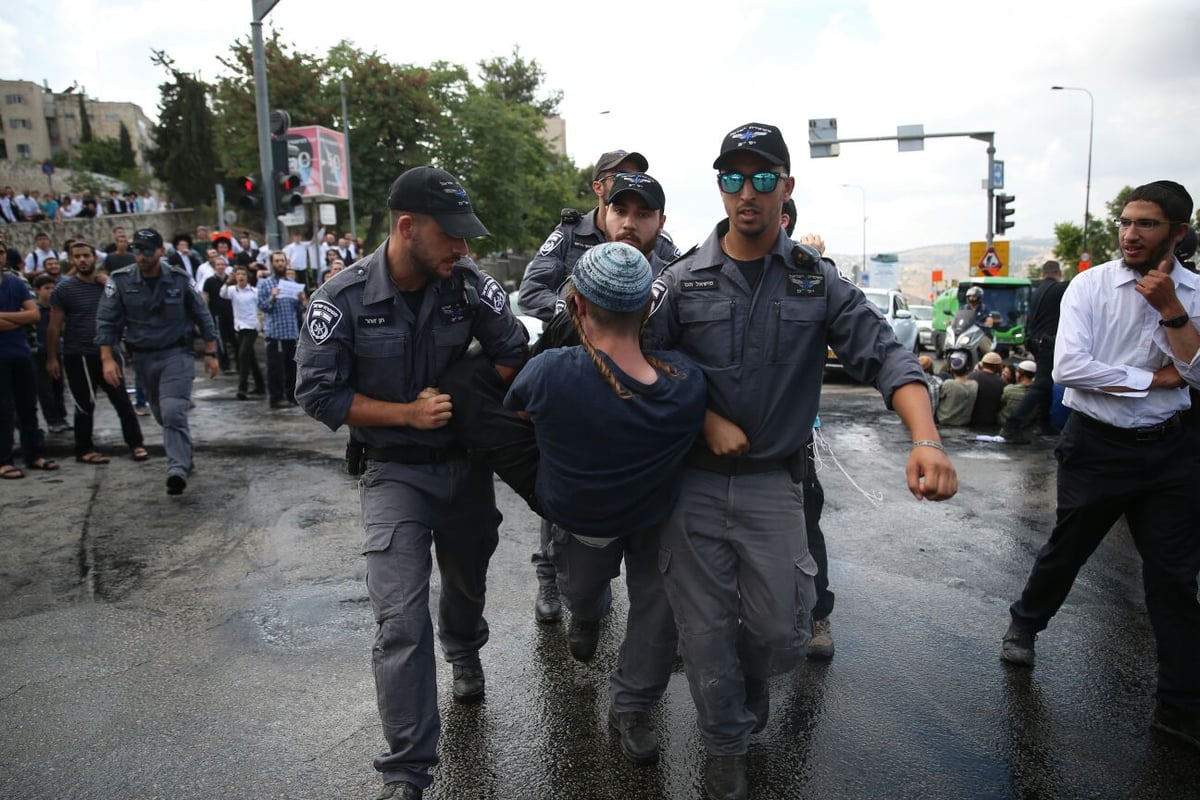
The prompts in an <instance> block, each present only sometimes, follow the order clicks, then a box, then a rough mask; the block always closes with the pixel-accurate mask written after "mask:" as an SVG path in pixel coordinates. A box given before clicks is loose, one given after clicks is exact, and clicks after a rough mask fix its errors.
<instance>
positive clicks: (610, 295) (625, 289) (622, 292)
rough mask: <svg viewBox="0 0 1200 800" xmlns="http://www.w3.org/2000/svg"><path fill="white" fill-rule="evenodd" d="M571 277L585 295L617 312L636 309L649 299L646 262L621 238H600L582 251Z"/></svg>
mask: <svg viewBox="0 0 1200 800" xmlns="http://www.w3.org/2000/svg"><path fill="white" fill-rule="evenodd" d="M571 279H572V280H573V281H575V290H576V291H577V292H579V293H580V294H581V295H583V296H584V298H585V299H587V300H589V301H591V302H593V303H595V304H596V305H598V306H600V308H603V309H607V310H608V311H613V312H616V313H618V314H626V313H629V312H632V311H640V310H642V308H644V307H645V305H646V303H648V302H650V283H651V281H652V280H653V276H652V274H651V271H650V263H649V262H648V261H646V257H645V256H643V255H642V254H641V253H639V252H638V251H637V249H636V248H634V247H631V246H629V245H627V244H625V243H624V242H603V243H601V244H598V245H596V246H595V247H593V248H591V249H590V250H588V251H587V252H585V253H584V254H583V255H582V256H581V257H580V258H579V261H578V262H576V264H575V272H574V273H573V275H572V278H571Z"/></svg>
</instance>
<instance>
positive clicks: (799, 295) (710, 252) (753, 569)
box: [645, 220, 924, 755]
mask: <svg viewBox="0 0 1200 800" xmlns="http://www.w3.org/2000/svg"><path fill="white" fill-rule="evenodd" d="M728 229H729V222H728V220H725V221H723V222H721V223H720V224H719V225H718V226H717V228H716V230H715V231H714V232H713V234H712V235H711V236H709V238H708V239H707V240H706V241H705V242H704V243H703V244H702V245H700V246H699V247H698V248H697V249H695V250H693V251H691V252H689V253H687V254H685V255H684V256H683V257H682V258H680V259H679V260H678V261H676V262H675V263H673V264H671V265H670V266H668V267H667V269H666V270H664V271H663V273H662V275H660V276H659V278H658V280H657V281H656V282H655V295H656V301H655V306H654V309H653V310H652V312H651V315H650V318H649V320H648V321H647V327H646V333H645V339H646V346H647V347H648V348H650V349H677V350H679V351H681V352H683V353H684V354H686V355H688V356H690V357H691V358H692V359H693V360H694V361H695V362H696V363H697V364H699V365H700V368H701V369H702V370H703V371H704V374H705V377H706V378H707V380H708V406H709V408H711V409H712V410H713V411H715V412H716V413H718V414H720V415H722V416H724V417H725V418H727V419H729V420H731V421H732V422H734V423H735V424H736V425H738V426H739V427H740V428H741V429H742V430H743V431H744V432H745V433H746V436H747V438H748V439H749V442H750V452H749V455H747V456H746V457H744V458H720V457H717V456H715V455H713V454H712V453H711V451H709V450H708V449H707V448H706V447H703V445H701V446H699V447H698V448H697V449H696V450H694V451H693V454H692V457H690V458H689V462H688V467H687V469H686V470H685V476H684V483H683V492H682V494H681V496H680V499H679V502H678V503H677V504H676V507H675V510H674V511H673V513H672V514H671V517H670V518H669V519H668V521H667V522H666V524H665V525H664V528H663V530H662V540H661V552H660V554H659V567H660V569H662V570H663V574H664V577H665V580H666V585H667V594H668V597H669V598H670V601H671V606H672V609H673V610H674V612H675V620H676V623H677V625H678V628H679V638H680V642H681V645H682V652H683V657H684V663H685V665H686V669H687V676H688V682H689V684H690V685H691V691H692V697H693V699H694V700H695V703H696V708H697V715H698V719H699V724H700V730H701V736H702V738H703V740H704V743H705V746H706V747H707V749H708V750H709V752H712V753H715V754H719V755H740V754H743V753H745V752H746V748H747V746H748V744H749V740H750V735H751V732H752V731H753V729H754V727H755V724H756V720H757V718H756V716H755V714H754V713H752V712H751V711H750V710H749V709H748V708H747V707H746V699H747V698H746V690H747V684H749V683H752V682H753V683H755V684H756V685H758V686H762V685H763V684H764V683H765V681H766V679H768V678H769V677H771V676H772V675H776V674H780V673H782V672H785V671H787V670H790V669H791V668H793V667H794V666H795V665H796V664H797V663H798V661H799V660H800V659H801V658H802V657H803V655H804V650H805V645H806V644H807V643H808V639H809V637H810V635H811V618H810V612H811V610H812V608H813V604H814V603H815V600H816V593H815V589H814V586H813V576H814V575H815V574H816V572H817V567H816V563H815V562H814V561H813V558H812V556H811V555H810V553H809V551H808V545H807V541H806V538H807V537H806V534H805V528H804V525H797V524H796V522H797V520H798V519H802V516H801V515H802V514H803V510H804V509H803V491H802V486H801V483H800V482H799V480H798V478H799V477H800V476H801V475H802V473H803V469H804V466H803V465H804V463H805V452H804V450H805V444H806V443H807V442H808V440H809V439H810V437H811V436H812V430H813V421H814V419H815V417H816V414H817V407H818V404H819V402H820V394H821V379H822V374H823V370H824V365H825V350H826V346H827V345H829V346H832V347H833V348H834V349H835V350H836V351H837V353H838V357H839V358H840V359H841V361H842V363H843V364H844V365H845V369H846V371H847V372H848V373H849V374H850V375H851V376H853V377H854V378H856V379H859V380H862V381H867V382H871V383H874V384H875V385H876V387H877V388H878V389H879V390H880V392H881V393H882V394H883V396H884V398H885V400H886V401H887V402H888V403H889V405H890V402H891V396H892V393H893V392H894V391H895V390H896V389H897V388H899V387H900V386H902V385H904V384H906V383H918V382H919V383H922V385H923V384H924V378H923V375H922V372H921V368H920V365H918V363H917V360H916V358H915V357H913V355H912V354H911V353H907V352H905V351H904V349H903V347H902V346H901V345H900V343H899V342H897V341H896V337H895V336H894V335H893V333H892V330H891V328H890V327H889V325H888V324H887V321H886V320H885V319H884V318H883V316H882V315H881V314H880V313H879V311H878V310H877V309H876V308H875V306H874V305H873V304H872V303H871V302H869V301H868V300H867V299H866V297H865V296H864V295H863V293H862V292H861V291H859V290H858V289H857V288H856V287H855V286H853V285H852V284H851V283H850V282H849V281H847V280H845V279H844V278H842V277H841V276H840V275H839V274H838V272H837V270H836V268H834V267H833V266H832V265H830V264H827V263H825V262H823V261H821V260H819V259H817V258H808V259H806V260H805V262H804V264H803V266H801V265H798V264H797V263H796V262H797V259H796V257H795V256H794V255H793V247H794V245H793V243H792V242H791V240H789V239H788V238H787V236H786V235H785V234H784V233H783V231H782V230H781V231H780V233H779V237H778V239H777V240H776V243H775V247H774V249H773V250H772V251H771V252H770V253H768V254H767V256H766V257H765V259H764V266H763V271H762V275H761V277H760V278H759V280H758V285H757V286H756V287H751V286H750V285H749V284H748V283H747V282H746V279H745V277H744V276H743V274H742V272H741V270H740V269H739V268H738V266H737V264H736V263H735V262H733V261H732V260H731V259H730V258H729V257H728V256H726V255H725V254H724V252H723V251H722V250H721V244H720V242H721V237H722V236H723V235H724V234H725V233H726V232H727V231H728Z"/></svg>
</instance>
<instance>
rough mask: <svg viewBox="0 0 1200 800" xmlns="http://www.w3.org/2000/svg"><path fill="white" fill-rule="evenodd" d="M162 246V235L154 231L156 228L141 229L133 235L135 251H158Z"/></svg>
mask: <svg viewBox="0 0 1200 800" xmlns="http://www.w3.org/2000/svg"><path fill="white" fill-rule="evenodd" d="M162 246H163V238H162V234H160V233H159V232H158V231H156V230H154V228H139V229H138V230H137V232H136V233H134V234H133V247H134V249H135V250H138V249H145V250H150V249H154V250H157V249H158V248H160V247H162Z"/></svg>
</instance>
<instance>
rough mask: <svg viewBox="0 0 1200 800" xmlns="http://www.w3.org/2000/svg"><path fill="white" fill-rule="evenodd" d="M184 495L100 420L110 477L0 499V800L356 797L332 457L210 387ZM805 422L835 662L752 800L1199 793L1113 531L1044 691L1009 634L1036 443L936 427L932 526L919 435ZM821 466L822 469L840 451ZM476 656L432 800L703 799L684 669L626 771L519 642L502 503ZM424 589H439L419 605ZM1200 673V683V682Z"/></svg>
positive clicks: (453, 716) (297, 423)
mask: <svg viewBox="0 0 1200 800" xmlns="http://www.w3.org/2000/svg"><path fill="white" fill-rule="evenodd" d="M196 387H197V390H196V400H197V407H196V409H195V410H194V411H193V412H192V430H193V435H194V437H195V439H196V443H197V458H196V467H197V470H196V473H195V474H194V475H193V477H192V480H191V482H190V485H189V486H188V490H187V492H186V493H185V494H184V495H183V496H182V497H168V496H167V495H166V494H165V492H164V484H163V481H164V477H165V476H164V470H165V462H164V459H163V457H162V449H161V434H160V432H159V429H158V426H157V425H155V424H154V422H153V421H152V420H150V419H149V418H143V427H144V430H145V431H146V433H147V438H148V440H149V444H150V445H151V452H152V453H153V454H154V455H155V458H153V459H152V460H151V461H149V462H147V463H145V464H136V463H134V462H132V461H131V460H130V459H129V458H128V457H127V455H126V454H125V452H124V448H123V446H121V445H120V438H119V430H118V428H117V425H116V418H115V415H113V414H112V412H111V410H110V409H109V408H108V406H107V405H105V404H103V401H101V402H102V405H101V412H100V436H99V441H100V442H101V443H102V447H103V449H105V450H106V452H108V453H109V454H110V455H113V456H114V461H113V463H112V464H110V465H108V466H103V467H94V466H85V465H82V464H77V463H75V462H74V461H73V460H71V459H70V440H69V438H68V437H69V434H66V435H59V436H56V437H52V439H51V450H52V454H53V455H56V456H57V457H58V458H59V460H60V463H62V469H61V470H60V471H59V472H57V473H32V474H31V475H30V477H28V478H27V479H25V480H23V481H16V482H5V483H4V485H2V486H0V503H2V504H3V508H4V522H5V524H4V525H3V527H2V529H0V552H2V553H3V556H2V558H0V653H2V656H0V724H2V726H3V733H2V734H0V798H14V799H20V800H27V799H28V800H34V799H35V798H56V799H58V798H259V797H280V798H298V799H306V798H369V797H374V795H375V793H376V792H377V790H378V786H379V782H378V778H377V777H376V776H375V774H374V772H373V770H372V769H371V767H370V760H371V758H372V756H373V755H375V754H376V753H377V752H378V751H379V750H380V749H381V748H382V745H383V740H382V736H381V734H380V729H379V722H378V718H377V715H376V710H375V703H374V687H373V683H372V678H371V671H370V655H369V651H370V643H371V637H372V627H373V624H372V621H371V614H370V608H369V604H368V603H367V599H366V592H365V589H364V586H363V571H364V567H363V560H362V558H361V557H360V556H359V555H358V545H359V532H358V526H357V492H356V490H355V487H354V484H353V481H352V479H349V478H347V477H345V476H344V475H343V474H342V473H341V472H340V468H341V456H342V451H343V445H344V441H345V439H344V434H342V433H336V434H332V433H330V432H328V431H327V430H325V429H324V428H323V427H321V426H319V425H318V424H317V423H315V422H313V421H312V420H309V419H308V418H307V417H305V416H304V415H303V413H302V412H300V411H299V410H287V411H275V412H272V411H268V410H266V409H265V403H262V402H259V403H255V402H250V403H239V402H236V401H235V400H234V399H233V392H234V381H233V379H232V378H231V377H228V376H226V377H222V378H219V379H218V380H216V381H207V380H198V381H197V384H196ZM821 417H822V420H823V422H824V427H823V431H824V438H825V440H826V441H827V443H828V445H829V450H828V451H827V452H826V457H825V458H824V459H823V464H822V467H821V470H822V471H821V473H820V474H821V479H822V482H823V484H824V486H825V490H826V508H825V515H824V518H823V527H824V528H825V531H826V536H827V538H828V541H829V549H830V556H831V565H830V573H831V578H832V583H833V588H834V590H835V591H836V592H837V595H838V599H837V607H836V609H835V611H834V614H833V616H832V620H833V625H834V634H835V639H836V643H837V655H836V657H835V658H834V660H833V661H832V662H830V663H828V664H819V663H808V664H806V665H804V666H803V667H801V668H800V669H799V670H797V671H796V672H795V673H793V674H790V675H786V676H781V677H779V678H777V679H775V680H774V682H773V683H772V687H771V691H772V703H771V720H770V723H769V725H768V727H767V729H766V730H765V731H764V732H763V733H762V734H760V735H759V736H757V737H756V739H755V743H754V745H753V746H752V749H751V797H752V798H756V799H758V800H765V799H766V798H1053V797H1063V798H1075V797H1089V798H1092V797H1095V798H1127V797H1137V798H1155V797H1162V798H1187V797H1200V753H1197V752H1196V751H1194V750H1187V749H1185V748H1183V747H1181V746H1178V745H1176V744H1175V743H1174V742H1172V741H1170V740H1169V739H1166V738H1164V737H1163V736H1161V735H1160V734H1157V733H1154V732H1152V731H1151V730H1150V728H1149V726H1148V721H1149V716H1150V712H1151V710H1152V708H1153V688H1154V675H1155V661H1154V649H1153V640H1152V636H1151V631H1150V628H1149V624H1148V621H1147V618H1146V615H1145V611H1144V604H1143V601H1142V599H1141V580H1140V567H1139V561H1138V558H1137V556H1136V553H1135V552H1134V550H1133V547H1132V544H1131V542H1130V540H1129V537H1128V534H1127V532H1126V531H1125V530H1124V529H1123V528H1119V529H1117V530H1115V531H1114V532H1113V534H1112V535H1110V536H1109V537H1108V538H1107V539H1106V541H1105V542H1104V544H1103V545H1101V547H1100V549H1099V550H1098V551H1097V553H1096V555H1095V556H1094V557H1093V559H1092V561H1091V562H1090V563H1089V565H1088V566H1087V567H1086V568H1085V570H1084V572H1083V573H1082V575H1081V576H1080V579H1079V581H1078V582H1077V584H1076V586H1075V589H1074V591H1073V592H1072V594H1071V596H1070V598H1069V599H1068V601H1067V604H1066V606H1065V607H1064V608H1063V610H1062V612H1061V613H1060V614H1059V615H1058V617H1057V618H1056V619H1055V620H1054V622H1053V623H1052V625H1051V628H1050V629H1049V631H1047V632H1046V633H1045V634H1043V636H1042V637H1041V638H1040V639H1039V641H1038V656H1039V663H1038V666H1037V668H1036V670H1035V671H1033V672H1029V671H1021V670H1015V669H1013V668H1009V667H1006V666H1005V665H1004V664H1003V663H1002V662H1001V661H1000V659H999V656H998V653H999V639H1000V635H1001V633H1002V632H1003V630H1004V627H1005V625H1006V624H1007V606H1008V604H1009V603H1010V602H1011V601H1012V600H1013V599H1014V597H1015V596H1016V594H1017V593H1018V592H1019V591H1020V588H1021V586H1022V584H1023V582H1024V578H1025V575H1026V574H1027V571H1028V569H1029V567H1030V565H1031V564H1032V560H1033V557H1034V554H1035V553H1036V551H1037V549H1038V547H1039V546H1040V544H1041V542H1042V541H1043V540H1044V538H1045V537H1046V535H1047V533H1048V530H1049V526H1050V524H1051V522H1052V519H1053V511H1054V497H1053V493H1054V461H1053V453H1052V442H1050V441H1048V440H1042V441H1040V442H1038V443H1036V444H1034V445H1032V446H1029V447H1022V448H1007V449H1005V448H1004V446H1002V445H995V444H985V443H978V442H976V441H974V434H968V433H967V432H965V431H946V432H944V435H945V437H946V440H947V446H948V448H949V450H950V452H951V456H952V458H953V459H954V462H955V465H956V467H957V468H958V471H959V477H960V481H961V484H960V486H961V488H960V493H959V496H958V497H957V498H955V499H954V500H952V501H950V502H947V503H943V504H940V505H934V504H927V503H918V502H916V501H914V500H913V499H912V498H911V497H910V496H909V495H908V494H907V491H906V489H905V487H904V484H903V463H904V456H905V452H906V447H905V444H906V442H907V436H906V433H905V431H904V429H903V427H902V426H901V425H900V423H899V421H898V420H897V419H896V418H895V417H894V416H892V415H890V414H888V413H886V412H885V411H884V409H883V405H882V402H881V401H880V399H879V398H878V395H876V394H875V393H874V392H873V390H870V389H869V388H865V387H860V386H855V385H852V384H849V383H846V382H844V381H840V380H837V379H834V380H833V381H831V382H830V383H829V384H828V385H827V386H826V389H825V393H824V400H823V404H822V411H821ZM830 454H832V455H830ZM497 493H498V498H499V503H500V506H501V510H502V511H503V513H504V517H505V519H504V523H503V525H502V528H501V541H500V546H499V548H498V550H497V552H496V555H495V557H494V559H493V561H492V567H491V572H490V591H489V595H488V619H489V621H490V623H491V630H492V639H491V642H490V643H489V645H488V646H487V647H486V648H485V649H484V651H483V663H484V667H485V669H486V671H487V680H488V684H487V687H488V688H487V698H486V700H485V701H484V702H483V703H482V704H481V705H479V706H475V707H462V706H457V705H455V704H454V703H453V702H452V701H451V700H450V691H449V682H450V670H449V667H448V666H447V665H445V664H444V663H440V665H439V695H440V707H441V710H442V714H443V723H444V728H443V735H442V740H441V757H442V763H441V765H440V766H439V767H438V769H437V770H436V773H435V782H434V787H433V789H432V790H431V791H430V792H427V794H426V796H427V797H432V798H443V799H449V798H454V799H455V800H457V799H458V798H462V799H463V800H468V799H473V798H479V799H480V800H483V799H485V798H486V799H489V800H490V799H493V798H494V799H496V800H508V798H555V799H556V800H603V799H605V798H613V799H614V800H616V799H617V798H621V799H622V800H625V799H630V800H650V799H651V798H695V797H699V796H700V774H701V773H700V770H701V764H702V758H701V747H700V744H699V739H698V736H697V733H696V729H695V723H694V711H693V707H692V704H691V700H690V696H689V694H688V690H687V683H686V680H685V679H684V676H683V674H682V673H679V674H676V675H675V676H674V677H673V678H672V680H671V684H670V687H669V690H668V694H667V696H666V697H665V698H664V701H663V702H662V703H661V705H660V708H659V709H658V710H657V712H656V721H657V725H658V728H659V730H660V733H661V735H662V739H663V757H662V759H661V761H660V763H659V764H658V765H657V766H653V767H646V768H637V767H633V766H631V765H629V764H627V763H626V762H625V761H624V759H623V758H622V756H621V754H620V751H619V749H618V747H617V745H616V742H615V741H614V739H613V738H612V736H611V735H610V734H609V733H608V731H607V729H606V727H605V722H604V714H605V708H606V699H605V692H604V689H605V679H606V676H607V673H608V671H609V670H610V669H611V668H612V666H613V665H614V663H615V658H616V652H617V647H618V645H619V642H620V628H621V625H620V623H619V622H617V621H619V620H622V619H623V613H624V608H625V606H624V603H623V602H622V600H621V599H620V597H619V595H620V594H621V592H618V602H617V604H616V611H617V614H616V615H615V616H614V618H613V619H614V622H611V623H610V624H608V625H607V627H606V628H605V629H604V632H603V637H602V640H601V646H600V650H599V653H598V655H597V657H596V659H595V660H594V661H593V662H591V663H590V664H586V665H584V664H578V663H575V662H574V661H572V660H571V658H570V656H569V654H568V653H567V646H566V639H565V624H559V625H553V626H539V625H537V624H536V623H535V622H534V621H533V616H532V597H533V591H534V578H533V572H532V568H531V567H530V565H529V563H528V559H529V553H530V552H531V551H532V549H533V547H534V544H535V541H536V531H537V526H536V521H535V519H534V517H533V516H532V515H531V514H530V512H529V511H528V510H527V509H525V508H523V507H522V505H521V504H520V502H519V501H518V500H517V499H516V498H515V496H514V495H513V494H512V493H511V492H509V491H508V490H507V488H506V487H503V486H502V485H498V487H497ZM434 585H435V592H436V580H435V584H434ZM1198 668H1200V665H1198Z"/></svg>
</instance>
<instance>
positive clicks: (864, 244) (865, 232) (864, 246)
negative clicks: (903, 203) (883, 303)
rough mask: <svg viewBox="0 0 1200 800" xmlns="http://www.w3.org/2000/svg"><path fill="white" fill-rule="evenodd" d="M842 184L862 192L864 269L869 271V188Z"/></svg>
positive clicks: (856, 281)
mask: <svg viewBox="0 0 1200 800" xmlns="http://www.w3.org/2000/svg"><path fill="white" fill-rule="evenodd" d="M842 186H844V187H846V188H847V189H858V190H859V191H860V192H862V209H863V223H862V271H863V272H864V273H865V272H866V271H867V190H866V189H864V188H863V187H861V186H858V185H857V184H853V183H843V184H842ZM854 282H855V283H858V275H855V276H854Z"/></svg>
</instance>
